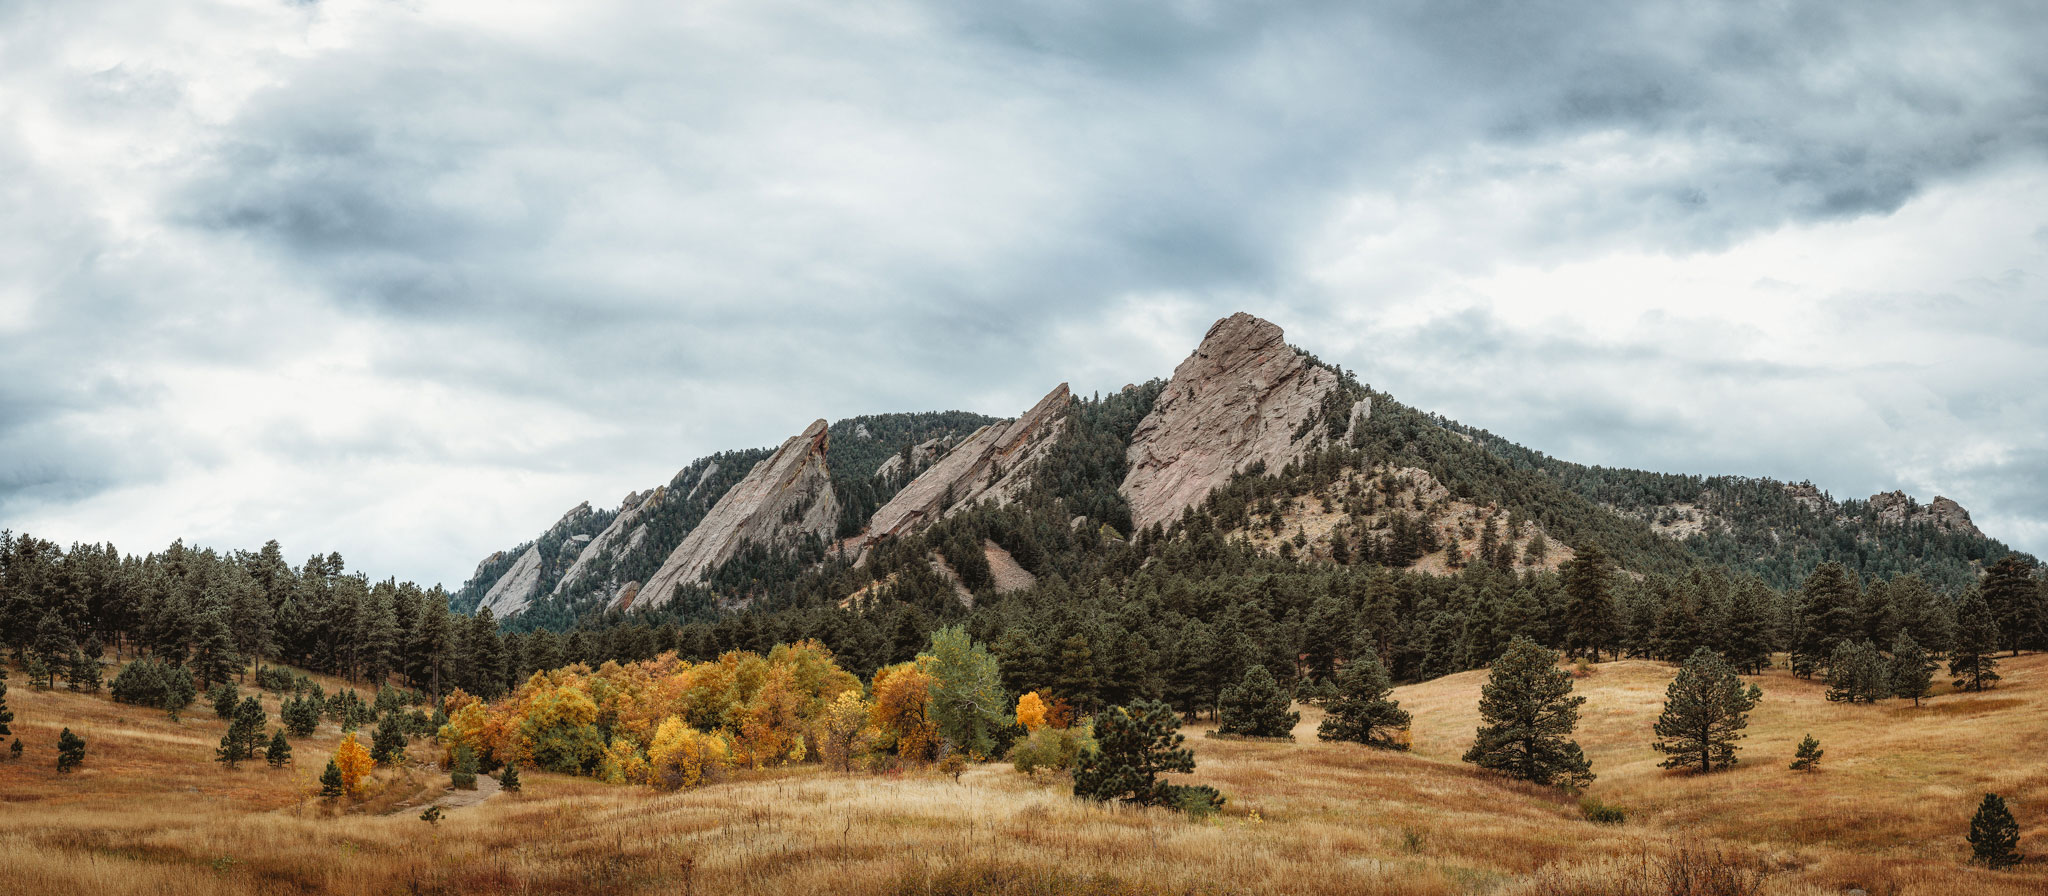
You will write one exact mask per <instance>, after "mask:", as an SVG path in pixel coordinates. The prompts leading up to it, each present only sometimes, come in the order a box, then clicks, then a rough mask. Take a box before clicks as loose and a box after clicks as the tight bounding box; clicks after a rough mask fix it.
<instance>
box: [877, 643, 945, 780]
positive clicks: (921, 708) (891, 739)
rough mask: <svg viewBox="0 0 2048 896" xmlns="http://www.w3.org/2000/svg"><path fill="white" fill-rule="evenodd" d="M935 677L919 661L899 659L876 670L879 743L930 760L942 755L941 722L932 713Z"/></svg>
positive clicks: (913, 757) (906, 755) (915, 758)
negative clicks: (938, 722) (898, 661)
mask: <svg viewBox="0 0 2048 896" xmlns="http://www.w3.org/2000/svg"><path fill="white" fill-rule="evenodd" d="M931 696H932V677H931V675H930V674H929V673H927V672H925V671H924V667H923V665H922V664H921V663H919V662H915V661H913V662H908V663H898V664H896V665H894V666H886V667H883V668H881V669H878V670H876V671H875V710H874V715H873V723H874V726H875V730H876V731H878V732H880V733H881V736H880V738H879V739H878V743H877V746H879V747H882V748H884V749H888V748H894V749H895V750H896V755H897V756H900V757H902V758H904V759H909V760H912V761H916V762H928V761H930V760H932V759H936V758H938V755H939V726H938V725H937V724H936V723H934V722H933V721H932V720H931V717H930V715H929V714H928V713H929V709H930V704H931Z"/></svg>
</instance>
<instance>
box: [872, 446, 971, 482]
mask: <svg viewBox="0 0 2048 896" xmlns="http://www.w3.org/2000/svg"><path fill="white" fill-rule="evenodd" d="M951 447H953V442H952V440H951V439H949V438H944V437H941V438H936V439H926V440H924V441H922V442H919V443H917V444H916V445H912V446H911V447H910V450H909V451H907V452H905V453H903V454H891V455H889V459H888V460H885V461H882V465H881V466H879V467H876V468H875V478H876V479H882V480H887V479H891V478H893V477H895V476H897V475H900V474H902V473H903V472H904V471H905V470H908V471H909V472H911V473H912V474H916V473H919V472H923V471H924V470H925V468H927V467H930V466H931V465H932V464H933V463H934V462H936V461H938V459H939V458H940V457H941V456H943V455H944V454H945V453H946V450H947V449H948V448H951ZM905 457H908V458H909V459H910V462H909V463H908V464H905V463H904V458H905Z"/></svg>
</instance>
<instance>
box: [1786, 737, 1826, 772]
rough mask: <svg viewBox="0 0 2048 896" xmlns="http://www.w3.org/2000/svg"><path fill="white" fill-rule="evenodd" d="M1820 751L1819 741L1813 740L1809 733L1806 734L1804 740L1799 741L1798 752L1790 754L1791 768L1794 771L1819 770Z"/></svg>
mask: <svg viewBox="0 0 2048 896" xmlns="http://www.w3.org/2000/svg"><path fill="white" fill-rule="evenodd" d="M1822 752H1823V751H1822V750H1821V748H1820V741H1817V740H1814V739H1813V735H1811V734H1809V735H1807V736H1806V739H1805V740H1802V741H1800V742H1799V750H1798V752H1796V753H1793V754H1792V770H1793V771H1795V772H1813V771H1819V770H1820V754H1821V753H1822Z"/></svg>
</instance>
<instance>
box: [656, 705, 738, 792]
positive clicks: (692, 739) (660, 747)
mask: <svg viewBox="0 0 2048 896" xmlns="http://www.w3.org/2000/svg"><path fill="white" fill-rule="evenodd" d="M730 762H731V755H730V753H729V752H728V751H727V749H726V746H725V741H723V740H721V739H720V738H718V737H717V736H716V735H710V734H705V733H704V732H702V731H698V730H697V729H695V728H692V727H690V726H689V725H688V724H686V723H684V722H683V720H682V719H680V718H677V717H675V716H669V717H668V718H666V719H663V720H662V721H661V725H660V727H658V728H656V729H655V730H654V740H653V742H652V743H649V744H648V745H647V781H648V783H650V784H652V785H654V786H655V787H658V788H660V789H662V790H682V789H686V788H690V787H695V786H697V785H698V784H701V783H703V782H704V779H705V778H706V777H707V776H711V775H715V774H717V773H718V772H719V771H721V770H723V769H724V768H726V766H727V765H728V764H730Z"/></svg>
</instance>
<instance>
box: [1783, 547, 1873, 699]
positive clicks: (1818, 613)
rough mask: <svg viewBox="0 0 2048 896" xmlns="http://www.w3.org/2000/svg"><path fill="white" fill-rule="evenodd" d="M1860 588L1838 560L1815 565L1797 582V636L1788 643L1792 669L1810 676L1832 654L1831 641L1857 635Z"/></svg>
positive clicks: (1818, 669)
mask: <svg viewBox="0 0 2048 896" xmlns="http://www.w3.org/2000/svg"><path fill="white" fill-rule="evenodd" d="M1861 602H1862V590H1861V588H1860V587H1859V586H1858V584H1857V582H1856V577H1855V576H1854V575H1852V574H1851V573H1850V572H1849V570H1848V569H1847V568H1846V567H1844V566H1843V565H1842V564H1840V563H1835V562H1828V563H1823V564H1821V565H1820V566H1818V567H1815V568H1814V570H1813V573H1812V574H1810V575H1808V576H1807V577H1806V581H1805V582H1803V583H1801V584H1800V586H1799V603H1798V610H1797V615H1798V622H1797V632H1798V637H1797V638H1796V639H1795V641H1794V643H1793V645H1792V671H1793V672H1794V673H1796V674H1798V675H1799V676H1800V677H1802V678H1811V677H1812V676H1813V674H1814V673H1816V672H1819V671H1821V668H1822V666H1823V665H1824V664H1825V663H1827V662H1828V661H1829V659H1830V658H1832V657H1833V656H1834V652H1835V645H1837V644H1840V643H1841V642H1842V641H1843V640H1844V639H1849V638H1853V637H1857V636H1858V632H1859V629H1860V626H1858V625H1857V620H1856V607H1857V605H1858V604H1860V603H1861Z"/></svg>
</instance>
